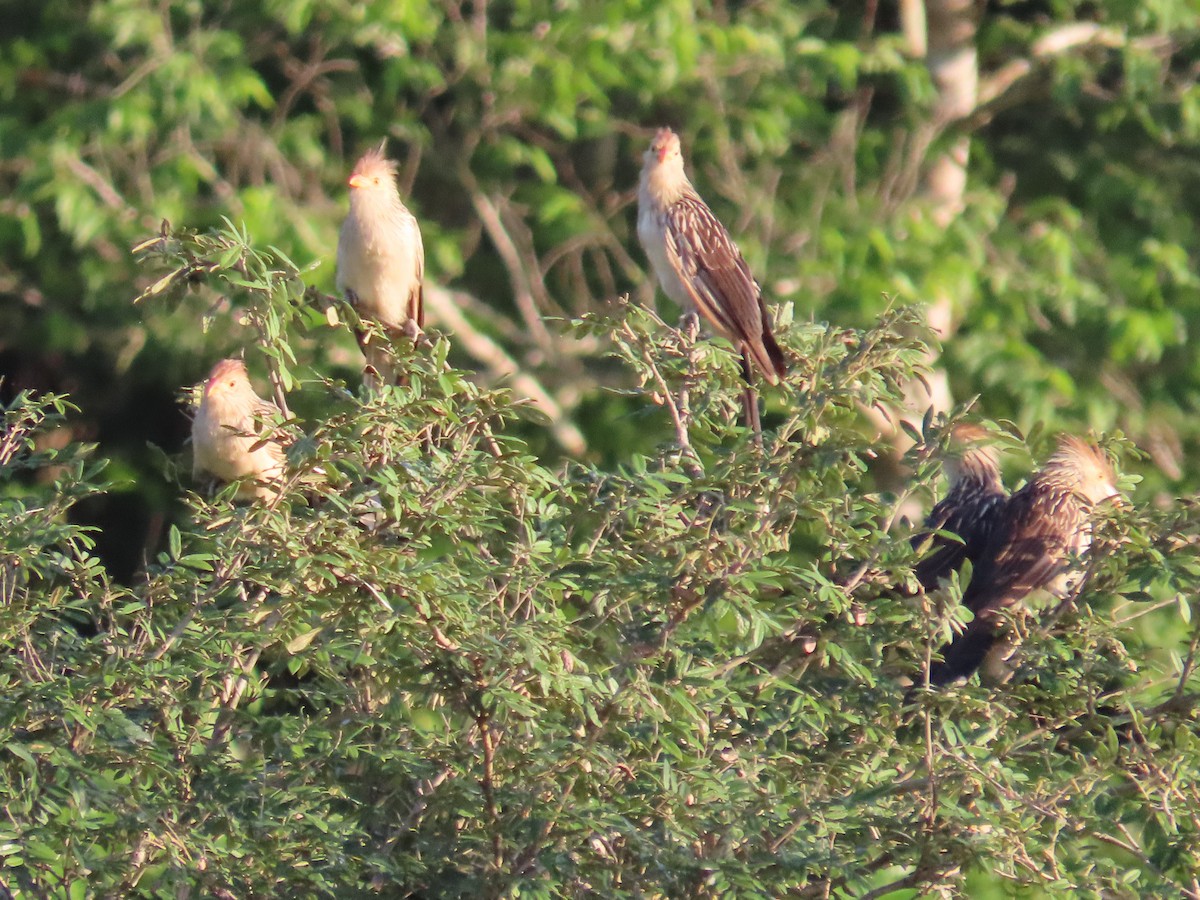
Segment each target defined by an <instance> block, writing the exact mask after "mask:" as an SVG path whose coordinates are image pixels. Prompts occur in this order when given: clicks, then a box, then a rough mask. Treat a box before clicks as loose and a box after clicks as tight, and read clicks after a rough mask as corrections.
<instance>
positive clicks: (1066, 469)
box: [1046, 434, 1121, 504]
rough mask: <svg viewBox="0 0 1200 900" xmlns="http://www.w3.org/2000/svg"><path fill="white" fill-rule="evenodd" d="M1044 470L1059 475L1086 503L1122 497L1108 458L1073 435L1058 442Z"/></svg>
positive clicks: (1095, 447)
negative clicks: (1055, 472)
mask: <svg viewBox="0 0 1200 900" xmlns="http://www.w3.org/2000/svg"><path fill="white" fill-rule="evenodd" d="M1046 468H1047V470H1051V469H1053V470H1055V471H1057V472H1059V473H1061V475H1062V476H1064V477H1065V480H1066V482H1067V483H1068V484H1069V486H1070V487H1071V489H1072V490H1073V491H1074V492H1075V493H1076V494H1078V495H1080V496H1081V497H1083V498H1085V499H1086V500H1087V501H1088V502H1089V503H1093V504H1094V503H1100V502H1101V501H1103V500H1109V499H1112V498H1114V497H1120V495H1121V492H1120V491H1119V490H1118V489H1117V475H1116V472H1115V471H1114V470H1113V466H1112V461H1111V460H1110V459H1109V458H1108V455H1107V454H1106V453H1105V452H1104V451H1103V450H1101V449H1100V448H1099V447H1097V446H1096V445H1095V444H1092V443H1090V442H1088V441H1084V440H1080V439H1079V438H1077V437H1074V436H1072V435H1069V434H1068V435H1063V436H1062V437H1061V438H1059V439H1058V449H1057V450H1055V451H1054V455H1053V456H1052V457H1050V461H1049V462H1048V463H1047V464H1046Z"/></svg>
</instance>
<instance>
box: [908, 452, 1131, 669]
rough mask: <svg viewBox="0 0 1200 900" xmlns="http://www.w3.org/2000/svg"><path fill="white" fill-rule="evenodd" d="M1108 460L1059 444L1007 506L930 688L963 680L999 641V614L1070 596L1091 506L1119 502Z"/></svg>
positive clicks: (1088, 535) (1087, 537)
mask: <svg viewBox="0 0 1200 900" xmlns="http://www.w3.org/2000/svg"><path fill="white" fill-rule="evenodd" d="M1118 496H1119V491H1118V490H1117V485H1116V475H1115V473H1114V472H1113V468H1112V464H1111V463H1110V461H1109V459H1108V457H1107V456H1106V455H1105V454H1104V453H1103V451H1101V450H1100V449H1099V448H1098V447H1096V446H1094V445H1093V444H1090V443H1087V442H1086V441H1081V440H1079V439H1078V438H1074V437H1069V436H1065V437H1063V438H1061V439H1060V440H1059V443H1058V449H1057V450H1056V451H1055V453H1054V455H1053V456H1051V457H1050V459H1049V461H1048V462H1047V463H1046V465H1045V466H1044V467H1043V468H1042V470H1041V471H1040V472H1038V473H1037V475H1035V476H1034V478H1033V480H1032V481H1030V482H1029V483H1028V484H1027V485H1025V487H1023V488H1021V490H1019V491H1017V492H1016V493H1015V494H1013V495H1012V497H1011V498H1009V501H1008V503H1007V504H1006V506H1005V508H1004V512H1003V514H1002V515H1001V516H1000V519H999V521H998V522H997V523H996V525H995V528H994V531H993V533H992V536H991V538H990V539H989V540H988V543H987V546H986V547H985V548H984V550H983V552H982V554H981V555H980V557H979V561H978V562H977V563H976V564H975V570H974V573H973V574H972V576H971V583H970V584H969V585H968V586H967V589H966V591H964V592H963V604H964V605H966V606H967V608H969V609H970V610H971V612H973V613H974V614H975V618H974V619H973V620H972V621H971V623H970V624H969V625H968V626H967V627H966V630H965V631H963V633H962V634H960V635H958V636H957V637H956V638H955V639H954V640H953V641H951V642H950V644H949V645H948V646H946V647H945V648H943V650H942V662H936V663H934V664H933V665H932V667H931V668H930V670H929V681H930V683H931V684H947V683H949V682H951V681H954V680H955V679H957V678H962V677H966V676H969V675H970V674H971V673H972V672H974V671H975V670H976V669H977V668H979V666H980V665H981V664H982V663H983V662H984V660H985V658H987V656H988V655H989V653H990V652H991V651H992V649H993V648H994V647H996V645H997V643H998V642H999V641H1000V637H1001V635H1000V613H1001V611H1002V610H1005V609H1009V608H1010V607H1012V606H1014V605H1015V604H1017V603H1020V602H1021V601H1022V600H1024V599H1025V597H1027V596H1028V595H1029V594H1031V593H1032V592H1033V591H1036V590H1038V589H1045V590H1047V591H1049V592H1050V593H1052V594H1054V595H1055V596H1057V597H1060V598H1061V597H1065V596H1067V595H1068V594H1069V593H1070V591H1071V590H1072V587H1073V585H1072V583H1071V581H1072V577H1073V576H1074V574H1075V573H1074V572H1072V571H1071V566H1070V563H1071V560H1072V559H1073V558H1078V557H1079V556H1081V555H1082V554H1084V553H1086V552H1087V550H1088V549H1089V547H1090V546H1091V542H1092V527H1091V517H1092V512H1093V509H1094V508H1095V506H1096V505H1097V504H1098V503H1101V502H1102V501H1104V500H1108V499H1110V498H1114V497H1118Z"/></svg>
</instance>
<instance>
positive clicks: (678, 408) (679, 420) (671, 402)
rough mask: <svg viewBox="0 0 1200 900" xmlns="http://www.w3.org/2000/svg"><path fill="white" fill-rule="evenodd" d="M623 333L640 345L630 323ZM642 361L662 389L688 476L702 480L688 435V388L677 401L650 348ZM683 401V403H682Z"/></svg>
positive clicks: (644, 352)
mask: <svg viewBox="0 0 1200 900" xmlns="http://www.w3.org/2000/svg"><path fill="white" fill-rule="evenodd" d="M621 331H622V333H623V334H624V335H625V336H626V337H627V338H629V340H630V341H631V342H633V343H635V344H640V340H639V338H638V336H637V335H636V334H634V332H633V329H632V328H630V327H629V323H628V322H622V323H621ZM641 354H642V360H643V361H644V362H645V363H646V365H647V366H649V367H650V372H651V373H652V374H653V375H654V380H655V382H657V384H658V386H659V388H661V396H662V398H663V405H664V406H665V407H666V408H667V412H669V413H670V414H671V421H672V423H674V425H675V442H676V443H677V444H678V445H679V449H680V450H681V451H682V452H683V458H684V462H683V465H684V468H685V469H686V470H687V473H688V476H689V477H691V478H700V477H701V476H703V475H704V470H703V469H702V468H701V466H700V458H699V456H697V454H696V451H695V449H694V448H693V447H692V440H691V437H690V436H689V434H688V420H689V418H690V416H691V413H690V411H689V410H688V408H687V406H686V405H685V404H686V403H687V399H688V396H687V388H686V387H685V388H684V389H683V390H682V391H681V392H680V397H679V399H677V398H676V397H675V395H673V394H672V393H671V388H670V386H669V385H668V384H667V379H666V377H665V376H664V375H663V373H662V371H661V370H660V369H659V368H658V363H656V362H655V361H654V356H653V354H651V353H650V350H649V348H648V347H645V346H644V345H643V346H641ZM681 401H682V403H681Z"/></svg>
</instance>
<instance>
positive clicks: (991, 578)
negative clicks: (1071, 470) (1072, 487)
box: [963, 484, 1082, 617]
mask: <svg viewBox="0 0 1200 900" xmlns="http://www.w3.org/2000/svg"><path fill="white" fill-rule="evenodd" d="M1002 519H1003V521H1002V522H1001V523H1000V525H999V526H998V527H997V528H996V531H995V533H994V534H993V535H992V537H991V539H990V541H989V542H988V546H987V548H986V549H985V550H984V552H983V554H982V555H981V557H980V560H979V563H978V565H976V567H975V572H974V574H973V575H972V576H971V584H970V585H969V586H968V588H967V590H966V592H965V593H964V594H963V603H964V604H966V605H967V607H968V608H969V609H970V610H971V611H972V612H974V613H975V615H976V616H977V617H978V616H979V615H980V614H981V613H984V612H987V611H989V610H993V609H998V608H1003V607H1008V606H1012V605H1013V604H1014V603H1018V602H1020V601H1021V600H1022V599H1024V598H1025V597H1026V596H1028V595H1029V594H1030V593H1031V592H1032V591H1035V590H1037V589H1038V588H1040V587H1043V586H1045V585H1047V584H1049V583H1050V582H1051V581H1052V580H1053V579H1054V577H1055V576H1056V575H1058V574H1059V572H1061V571H1062V567H1063V565H1064V563H1065V562H1066V560H1067V554H1068V552H1069V548H1070V544H1071V540H1072V538H1073V536H1074V534H1075V532H1076V531H1077V530H1078V529H1079V527H1080V525H1081V524H1082V516H1081V513H1080V511H1079V508H1078V504H1077V503H1076V502H1075V501H1074V499H1073V498H1071V497H1070V496H1066V495H1063V494H1061V493H1059V492H1052V491H1049V490H1047V489H1045V488H1043V487H1040V486H1038V485H1036V484H1029V485H1026V486H1025V488H1023V489H1022V490H1020V491H1018V492H1017V493H1016V494H1014V495H1013V497H1012V498H1011V499H1010V500H1009V502H1008V507H1007V509H1006V510H1005V513H1004V515H1003V517H1002Z"/></svg>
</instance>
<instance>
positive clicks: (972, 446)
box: [912, 423, 1008, 591]
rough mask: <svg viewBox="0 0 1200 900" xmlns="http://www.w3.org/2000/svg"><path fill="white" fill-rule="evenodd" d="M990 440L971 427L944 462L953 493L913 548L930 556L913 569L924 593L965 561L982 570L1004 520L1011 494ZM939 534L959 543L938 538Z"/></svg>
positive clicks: (962, 428) (959, 433)
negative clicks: (980, 564)
mask: <svg viewBox="0 0 1200 900" xmlns="http://www.w3.org/2000/svg"><path fill="white" fill-rule="evenodd" d="M989 436H990V435H989V432H988V431H987V430H986V429H984V428H980V427H979V426H978V425H971V424H968V423H962V424H960V425H956V426H955V427H954V428H953V429H952V430H951V432H950V447H949V449H948V451H947V453H946V454H945V455H944V456H943V458H942V471H943V472H944V473H945V475H946V480H947V481H948V482H949V485H950V486H949V490H947V492H946V496H945V497H943V498H942V499H941V500H940V501H938V503H937V505H935V506H934V507H933V509H932V510H931V511H930V513H929V515H928V516H927V517H926V519H925V531H924V532H922V533H921V534H917V535H914V536H913V539H912V546H913V549H914V550H917V551H921V552H924V554H925V555H924V556H922V558H921V560H920V562H918V563H917V564H916V566H914V567H913V572H914V574H915V575H916V576H917V581H918V582H920V584H921V588H922V590H926V591H930V590H933V589H934V588H936V587H937V586H938V583H939V582H941V581H942V580H944V579H946V578H949V577H950V574H951V573H952V572H956V571H958V570H959V569H960V568H961V567H962V564H963V561H964V560H969V561H970V562H971V565H972V566H974V565H976V564H977V563H978V562H979V557H980V555H981V554H982V553H983V550H984V548H985V547H986V546H987V545H988V541H989V540H990V538H991V536H992V534H993V533H994V532H995V530H996V526H997V524H998V523H999V521H1000V519H1001V517H1002V516H1003V512H1004V507H1005V504H1006V503H1007V502H1008V491H1006V490H1005V489H1004V484H1003V482H1002V481H1001V480H1000V460H999V457H998V454H997V453H996V449H995V448H994V447H990V446H987V445H986V444H984V443H981V442H982V441H986V440H987V439H988V437H989ZM939 531H942V532H949V533H950V534H954V535H957V536H958V538H959V540H954V539H953V538H950V537H947V536H946V535H943V534H936V533H935V532H939Z"/></svg>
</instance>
